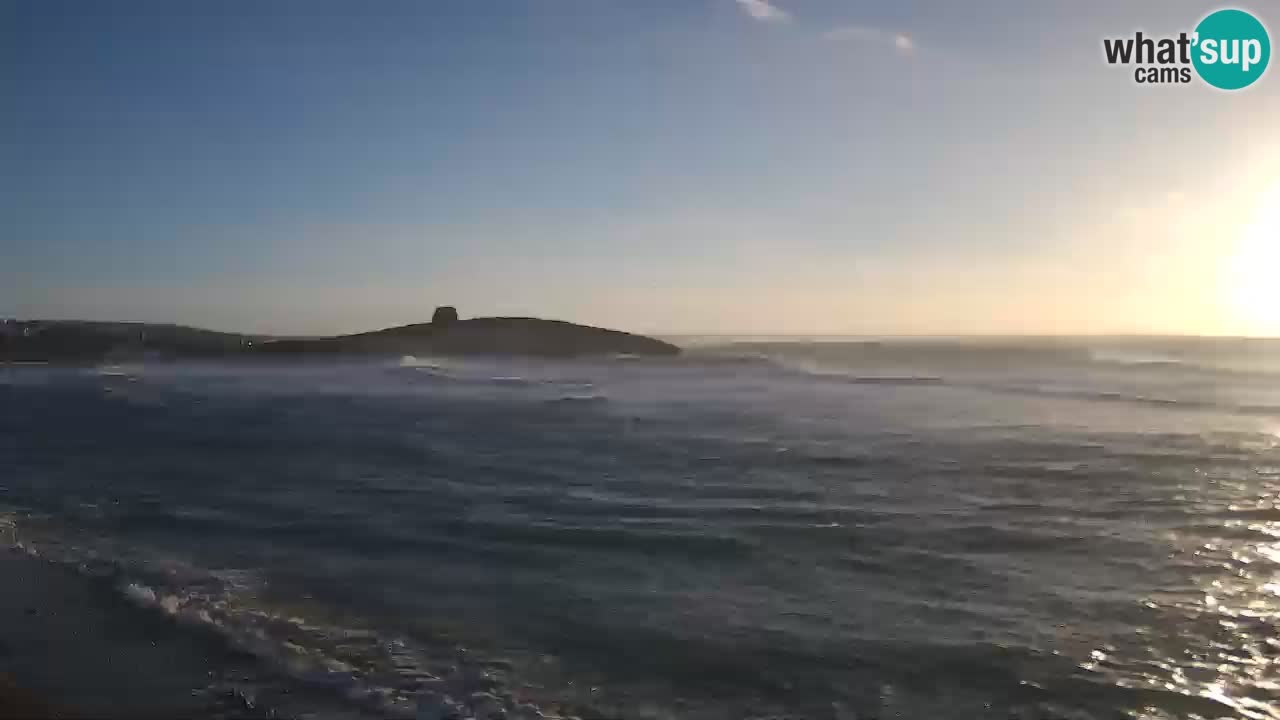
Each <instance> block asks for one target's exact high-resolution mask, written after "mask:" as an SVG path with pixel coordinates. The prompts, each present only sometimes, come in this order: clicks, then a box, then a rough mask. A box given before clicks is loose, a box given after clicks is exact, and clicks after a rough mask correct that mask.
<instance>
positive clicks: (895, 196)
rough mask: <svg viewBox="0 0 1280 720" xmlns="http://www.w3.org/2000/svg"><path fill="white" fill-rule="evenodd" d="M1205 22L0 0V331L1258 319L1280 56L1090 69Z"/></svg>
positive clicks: (662, 1) (907, 1) (1003, 3)
mask: <svg viewBox="0 0 1280 720" xmlns="http://www.w3.org/2000/svg"><path fill="white" fill-rule="evenodd" d="M1215 7H1217V6H1216V5H1214V4H1210V3H1204V2H1180V1H1178V0H1144V1H1141V2H1139V1H1136V0H1135V1H1134V2H1125V3H1104V2H1083V3H1082V2H1074V1H1068V0H1061V1H1060V2H1026V1H1024V0H996V1H993V2H978V1H975V2H955V1H954V0H931V1H925V0H894V1H892V2H890V1H889V0H881V1H878V2H873V1H870V0H866V1H854V0H770V2H767V3H766V2H764V1H763V0H631V1H629V2H623V1H621V0H619V1H616V2H615V1H613V0H415V1H413V2H394V1H391V0H379V2H376V3H366V2H342V3H334V2H318V1H316V0H307V1H299V2H285V1H273V2H262V3H257V2H227V3H224V2H185V1H173V0H165V1H163V2H135V1H132V0H131V1H130V2H120V3H100V2H79V1H77V2H56V1H55V2H44V1H40V2H37V1H36V0H29V1H24V2H15V1H13V0H2V1H0V103H2V104H3V113H0V316H4V315H17V316H22V317H28V316H34V317H80V318H94V319H136V320H148V321H160V322H181V323H187V324H194V325H202V326H211V327H215V328H219V329H242V330H254V331H269V332H298V333H322V332H337V331H346V330H357V329H367V328H370V327H379V326H387V325H394V324H398V323H403V322H414V321H420V320H424V319H426V318H428V317H429V315H430V312H431V309H432V307H433V306H434V305H437V304H445V303H451V304H456V305H458V306H459V308H460V310H461V312H462V314H463V315H464V316H469V315H488V314H531V315H539V316H547V317H560V318H564V319H569V320H576V321H581V322H589V323H593V324H603V325H611V326H620V327H624V328H626V329H634V330H638V331H648V332H725V333H735V332H743V333H766V332H796V333H892V332H902V333H914V332H923V333H944V332H945V333H965V332H1080V331H1098V332H1111V331H1152V332H1165V331H1175V332H1219V331H1251V330H1257V329H1259V328H1260V327H1262V326H1259V325H1257V322H1262V321H1265V320H1266V317H1267V313H1266V312H1261V313H1254V315H1257V316H1258V317H1261V318H1262V320H1261V321H1259V320H1258V318H1257V317H1255V318H1254V319H1253V320H1252V321H1251V322H1254V323H1255V324H1254V325H1251V326H1248V327H1245V326H1244V325H1243V324H1242V323H1243V322H1244V320H1243V319H1242V318H1243V316H1242V315H1241V314H1240V312H1239V308H1236V310H1235V311H1231V312H1229V311H1226V310H1223V307H1224V306H1223V305H1222V302H1220V301H1222V298H1223V293H1222V292H1220V288H1219V285H1220V284H1221V282H1220V281H1221V278H1220V274H1215V273H1214V272H1211V270H1210V269H1209V268H1210V266H1213V267H1216V265H1215V263H1219V264H1220V263H1224V262H1226V260H1225V259H1227V258H1229V257H1230V256H1231V253H1230V252H1229V251H1228V250H1226V249H1224V248H1228V246H1231V247H1234V245H1235V244H1237V238H1238V236H1239V234H1240V232H1243V230H1240V229H1239V228H1237V227H1236V226H1235V225H1233V224H1232V223H1235V222H1237V220H1238V219H1239V218H1242V217H1253V216H1254V215H1256V214H1257V212H1259V211H1258V210H1257V207H1256V203H1255V202H1254V199H1255V196H1256V197H1263V195H1259V194H1257V193H1262V191H1263V190H1264V189H1265V188H1268V187H1273V186H1275V187H1280V122H1277V118H1280V69H1277V68H1272V70H1271V71H1270V72H1269V74H1268V75H1267V76H1266V77H1264V78H1263V79H1262V81H1260V82H1259V83H1258V85H1256V86H1255V87H1253V88H1250V89H1249V90H1246V91H1244V92H1241V93H1236V94H1226V93H1221V92H1216V91H1213V90H1210V89H1208V88H1205V87H1203V86H1200V85H1198V84H1197V85H1192V86H1179V87H1156V88H1150V87H1139V86H1137V85H1135V84H1134V82H1133V81H1132V76H1131V72H1130V71H1128V70H1125V69H1123V68H1114V67H1108V66H1107V65H1106V64H1105V63H1104V62H1103V61H1102V50H1101V40H1102V38H1103V37H1111V36H1122V35H1125V34H1131V33H1132V32H1133V31H1134V30H1136V29H1138V28H1143V29H1146V30H1148V31H1149V32H1156V33H1158V32H1168V33H1176V32H1177V31H1180V30H1190V29H1191V28H1192V27H1193V26H1194V24H1195V22H1196V21H1197V20H1198V19H1199V18H1200V17H1201V16H1202V15H1204V14H1205V13H1206V12H1207V11H1209V10H1211V9H1213V8H1215ZM1254 9H1255V10H1256V11H1257V14H1258V15H1259V16H1260V17H1262V19H1263V20H1264V22H1268V23H1269V24H1270V25H1271V27H1272V28H1277V27H1280V6H1273V5H1271V4H1270V3H1262V2H1258V3H1257V7H1256V8H1254ZM1268 11H1270V15H1271V17H1268ZM1273 35H1275V32H1274V30H1273ZM1241 222H1242V221H1241ZM1241 227H1243V226H1241ZM1205 228H1211V229H1212V228H1217V230H1214V231H1213V232H1211V233H1209V234H1206V231H1205ZM1219 231H1220V232H1219ZM1277 257H1280V255H1278V256H1277ZM1189 293H1190V294H1189ZM1255 304H1256V302H1255ZM1277 309H1280V308H1277ZM1232 312H1234V313H1235V314H1232ZM1264 329H1265V328H1264Z"/></svg>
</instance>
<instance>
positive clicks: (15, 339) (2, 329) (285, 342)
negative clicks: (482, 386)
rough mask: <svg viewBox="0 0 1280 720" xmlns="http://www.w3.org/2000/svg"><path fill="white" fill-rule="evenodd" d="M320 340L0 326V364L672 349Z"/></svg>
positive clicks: (59, 323)
mask: <svg viewBox="0 0 1280 720" xmlns="http://www.w3.org/2000/svg"><path fill="white" fill-rule="evenodd" d="M450 310H451V309H446V311H445V312H438V313H437V315H436V319H435V320H434V321H433V322H429V323H420V324H416V325H404V326H401V327H394V328H388V329H386V330H377V331H374V332H366V333H359V334H355V335H340V336H336V337H327V338H306V339H302V338H297V339H272V338H269V337H263V336H253V335H241V334H237V333H222V332H214V331H210V330H200V329H197V328H189V327H183V326H180V325H151V324H145V323H112V322H84V321H73V320H71V321H69V320H36V321H26V322H15V321H7V322H0V361H5V362H23V361H25V362H41V361H44V362H65V363H80V362H102V361H123V360H139V359H144V358H151V359H184V358H216V359H232V358H286V357H294V356H299V357H301V356H305V357H311V356H325V355H377V354H383V355H424V354H436V355H475V354H488V355H539V356H553V357H569V356H577V355H611V354H612V355H617V354H627V355H674V354H676V353H678V352H679V351H680V350H679V348H677V347H676V346H674V345H671V344H669V343H665V342H662V341H660V340H654V339H652V338H648V337H644V336H641V335H632V334H630V333H625V332H620V331H618V330H606V329H604V328H596V327H589V326H586V325H575V324H573V323H568V322H561V321H558V320H539V319H537V318H475V319H471V320H457V319H455V318H456V317H457V315H456V311H455V312H450Z"/></svg>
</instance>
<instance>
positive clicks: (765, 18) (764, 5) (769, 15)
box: [737, 0, 791, 22]
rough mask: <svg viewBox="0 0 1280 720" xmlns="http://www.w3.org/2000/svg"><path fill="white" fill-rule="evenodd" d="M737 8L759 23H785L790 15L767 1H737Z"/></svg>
mask: <svg viewBox="0 0 1280 720" xmlns="http://www.w3.org/2000/svg"><path fill="white" fill-rule="evenodd" d="M737 3H738V7H739V8H741V9H742V11H743V12H745V13H746V14H747V15H750V16H751V18H752V19H754V20H759V21H761V22H785V21H787V20H790V19H791V15H790V14H788V13H787V12H786V11H785V10H782V9H781V8H779V7H777V6H776V5H774V4H773V3H771V2H769V0H737Z"/></svg>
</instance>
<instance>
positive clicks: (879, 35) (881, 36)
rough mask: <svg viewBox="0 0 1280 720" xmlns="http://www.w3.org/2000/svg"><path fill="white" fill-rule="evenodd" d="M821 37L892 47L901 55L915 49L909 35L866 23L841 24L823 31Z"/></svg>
mask: <svg viewBox="0 0 1280 720" xmlns="http://www.w3.org/2000/svg"><path fill="white" fill-rule="evenodd" d="M823 37H825V38H826V39H827V40H830V41H832V42H848V43H854V42H866V43H875V44H879V45H884V46H886V47H892V48H893V49H894V50H896V51H898V52H899V53H901V54H903V55H910V54H912V53H914V52H915V51H916V41H915V40H913V39H912V38H911V36H910V35H908V34H906V33H900V32H891V31H888V30H882V29H880V28H876V27H870V26H867V25H843V26H841V27H838V28H833V29H831V30H828V31H826V32H825V33H823Z"/></svg>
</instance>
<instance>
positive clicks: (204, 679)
mask: <svg viewBox="0 0 1280 720" xmlns="http://www.w3.org/2000/svg"><path fill="white" fill-rule="evenodd" d="M0 577H3V578H4V592H2V593H0V718H45V717H70V718H78V717H84V718H90V717H91V718H140V719H143V720H145V719H146V718H173V717H193V716H199V715H203V714H206V713H207V712H208V710H209V708H210V701H209V697H208V695H207V693H206V692H205V689H206V688H207V687H208V685H209V681H210V677H211V676H210V672H211V668H214V667H218V662H219V660H220V658H219V655H220V654H221V653H225V650H223V649H220V648H218V647H217V645H216V643H214V642H212V641H206V640H205V639H203V638H199V637H195V638H192V637H188V636H187V634H184V633H177V632H174V629H175V628H174V623H173V621H172V620H170V619H168V618H165V617H163V616H157V615H156V614H155V613H149V612H147V611H145V610H143V609H141V608H137V607H134V606H133V605H131V604H129V603H128V602H127V601H126V600H125V599H124V598H122V597H119V596H118V595H117V594H116V593H115V592H114V591H113V590H112V587H111V582H112V581H111V579H109V578H89V577H85V576H82V575H79V574H77V573H76V572H75V571H74V570H72V569H70V568H65V567H60V566H56V565H52V564H50V563H48V562H45V561H43V560H40V559H37V558H33V557H31V556H29V555H27V554H25V553H23V552H21V551H18V550H12V549H5V550H0Z"/></svg>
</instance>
